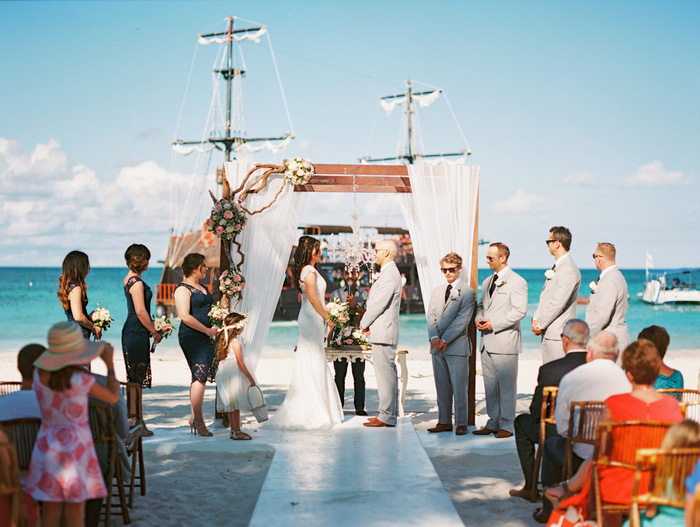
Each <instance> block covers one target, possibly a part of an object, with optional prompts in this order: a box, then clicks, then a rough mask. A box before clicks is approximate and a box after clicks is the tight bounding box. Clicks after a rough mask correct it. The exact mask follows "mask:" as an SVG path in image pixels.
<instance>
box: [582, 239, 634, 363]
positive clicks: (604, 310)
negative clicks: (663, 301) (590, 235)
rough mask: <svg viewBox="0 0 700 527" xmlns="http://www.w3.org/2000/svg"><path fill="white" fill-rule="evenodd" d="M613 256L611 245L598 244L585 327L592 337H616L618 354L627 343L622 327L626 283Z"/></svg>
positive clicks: (613, 248) (624, 329)
mask: <svg viewBox="0 0 700 527" xmlns="http://www.w3.org/2000/svg"><path fill="white" fill-rule="evenodd" d="M615 253H616V251H615V246H614V245H613V244H612V243H599V244H598V247H596V249H595V252H594V253H593V260H594V261H595V266H596V267H597V268H598V270H599V271H600V276H599V277H598V280H596V281H594V282H591V284H590V287H591V296H590V297H589V298H588V307H587V308H586V323H587V324H588V326H589V327H590V328H591V336H595V335H596V334H598V333H600V332H601V331H609V332H610V333H612V334H613V335H615V336H616V337H617V341H618V343H619V345H620V350H624V349H625V348H626V347H627V344H629V341H630V338H629V333H628V332H627V324H626V323H625V315H626V314H627V301H628V300H627V299H628V294H627V281H626V280H625V277H624V276H622V273H621V272H620V269H618V267H617V264H616V263H615Z"/></svg>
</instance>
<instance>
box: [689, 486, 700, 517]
mask: <svg viewBox="0 0 700 527" xmlns="http://www.w3.org/2000/svg"><path fill="white" fill-rule="evenodd" d="M688 491H690V489H688ZM686 525H691V526H692V527H700V483H698V484H697V485H696V486H695V500H694V502H693V518H692V522H690V523H686Z"/></svg>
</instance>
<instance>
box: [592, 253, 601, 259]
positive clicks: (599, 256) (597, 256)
mask: <svg viewBox="0 0 700 527" xmlns="http://www.w3.org/2000/svg"><path fill="white" fill-rule="evenodd" d="M602 257H603V255H602V254H594V255H593V259H594V260H595V259H596V258H602Z"/></svg>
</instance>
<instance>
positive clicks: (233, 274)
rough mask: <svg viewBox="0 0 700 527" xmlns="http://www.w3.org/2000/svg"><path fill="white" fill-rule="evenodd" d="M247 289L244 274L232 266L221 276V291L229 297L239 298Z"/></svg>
mask: <svg viewBox="0 0 700 527" xmlns="http://www.w3.org/2000/svg"><path fill="white" fill-rule="evenodd" d="M243 289H245V277H244V276H243V273H241V271H240V270H239V269H238V268H237V267H236V266H235V265H232V266H231V267H230V268H228V269H226V270H225V271H224V272H223V273H221V276H219V291H221V294H222V295H225V296H228V297H237V296H241V295H242V294H243Z"/></svg>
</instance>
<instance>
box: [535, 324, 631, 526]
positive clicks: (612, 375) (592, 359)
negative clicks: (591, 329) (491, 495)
mask: <svg viewBox="0 0 700 527" xmlns="http://www.w3.org/2000/svg"><path fill="white" fill-rule="evenodd" d="M617 354H618V346H617V337H615V335H613V334H612V333H610V332H608V331H601V332H600V333H598V334H597V335H596V336H595V337H593V338H592V339H591V342H590V343H589V345H588V353H587V354H586V361H587V362H586V364H583V365H581V366H579V367H578V368H575V369H573V370H572V371H570V372H569V373H567V374H566V375H564V377H563V378H562V380H561V383H560V384H559V392H558V393H557V407H556V410H555V412H554V418H555V420H556V423H557V435H555V436H552V437H549V438H547V441H545V445H544V454H543V456H542V485H543V486H545V487H551V486H553V485H555V484H556V483H558V482H559V481H561V472H562V468H563V466H564V447H565V445H566V436H567V435H568V433H569V411H570V408H571V403H573V402H580V401H604V400H605V399H607V398H608V397H610V396H611V395H615V394H618V393H629V391H630V390H631V389H632V385H631V384H630V382H629V381H628V380H627V376H626V375H625V372H624V371H622V368H620V367H619V366H618V365H617V364H616V363H615V361H616V360H617ZM592 455H593V445H586V444H581V443H577V444H576V445H574V447H573V468H574V470H576V469H578V467H579V466H580V465H581V463H583V460H584V459H586V458H589V457H591V456H592ZM551 511H552V505H551V502H550V501H548V500H544V501H543V502H542V508H541V509H538V510H537V511H535V514H534V515H533V517H534V518H535V520H536V521H538V522H539V523H546V522H547V518H549V514H550V512H551Z"/></svg>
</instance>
